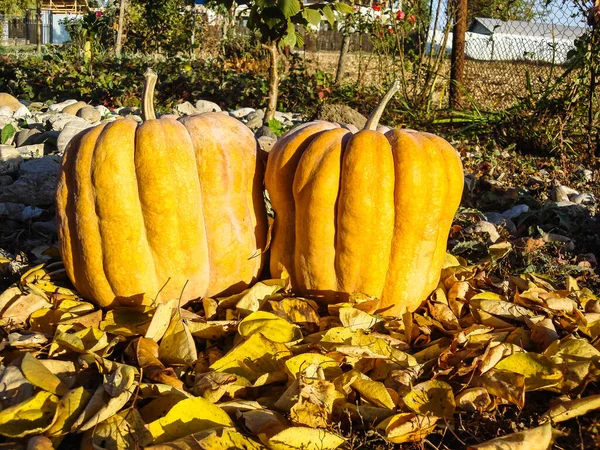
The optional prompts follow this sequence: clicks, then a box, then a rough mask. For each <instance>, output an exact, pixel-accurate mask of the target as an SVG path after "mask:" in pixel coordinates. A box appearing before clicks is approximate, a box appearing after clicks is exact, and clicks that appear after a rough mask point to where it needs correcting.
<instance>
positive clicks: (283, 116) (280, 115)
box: [274, 111, 294, 122]
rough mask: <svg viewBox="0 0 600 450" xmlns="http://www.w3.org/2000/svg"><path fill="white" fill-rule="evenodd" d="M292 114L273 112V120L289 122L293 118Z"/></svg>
mask: <svg viewBox="0 0 600 450" xmlns="http://www.w3.org/2000/svg"><path fill="white" fill-rule="evenodd" d="M293 117H294V116H293V114H292V113H291V112H281V111H275V117H274V118H275V120H279V121H280V122H291V121H292V118H293Z"/></svg>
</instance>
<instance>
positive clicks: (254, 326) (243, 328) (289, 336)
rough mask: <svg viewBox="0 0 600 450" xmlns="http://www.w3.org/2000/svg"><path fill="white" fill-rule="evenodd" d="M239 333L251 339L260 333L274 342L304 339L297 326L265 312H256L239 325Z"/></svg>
mask: <svg viewBox="0 0 600 450" xmlns="http://www.w3.org/2000/svg"><path fill="white" fill-rule="evenodd" d="M238 333H239V334H240V335H241V336H243V337H246V338H247V337H249V336H250V335H251V334H253V333H260V334H262V335H263V336H264V337H265V338H267V339H269V340H270V341H272V342H279V343H286V342H292V341H298V340H300V339H302V332H301V331H300V328H299V327H298V326H296V325H293V324H291V323H289V322H288V321H286V320H284V319H282V318H281V317H278V316H276V315H275V314H273V313H270V312H265V311H256V312H253V313H252V314H250V315H249V316H247V317H246V318H245V319H244V320H242V321H241V322H240V323H239V325H238Z"/></svg>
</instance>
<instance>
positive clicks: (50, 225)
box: [31, 220, 58, 236]
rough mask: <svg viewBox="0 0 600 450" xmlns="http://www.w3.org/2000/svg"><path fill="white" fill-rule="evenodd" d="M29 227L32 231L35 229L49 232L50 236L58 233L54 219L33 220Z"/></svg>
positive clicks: (45, 232) (44, 232)
mask: <svg viewBox="0 0 600 450" xmlns="http://www.w3.org/2000/svg"><path fill="white" fill-rule="evenodd" d="M31 228H32V229H33V231H37V232H38V233H42V234H49V235H52V236H57V235H58V231H57V229H56V221H55V220H49V221H47V222H34V223H32V224H31Z"/></svg>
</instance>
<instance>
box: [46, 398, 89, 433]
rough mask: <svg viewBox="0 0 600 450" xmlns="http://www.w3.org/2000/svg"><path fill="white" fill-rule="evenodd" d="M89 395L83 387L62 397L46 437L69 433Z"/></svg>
mask: <svg viewBox="0 0 600 450" xmlns="http://www.w3.org/2000/svg"><path fill="white" fill-rule="evenodd" d="M90 398H91V394H90V393H89V392H88V391H86V390H85V389H84V388H83V387H78V388H75V389H73V390H72V391H69V392H67V393H66V394H65V395H63V396H62V398H61V399H60V402H59V403H58V411H57V413H56V420H55V421H54V423H53V424H52V426H51V427H50V428H49V429H48V430H46V433H45V434H46V435H47V436H51V437H56V436H62V435H64V434H67V433H68V432H70V431H71V427H72V426H73V424H74V423H75V421H76V420H77V417H79V415H80V414H81V413H82V412H83V410H84V409H85V406H86V405H87V402H88V401H89V400H90Z"/></svg>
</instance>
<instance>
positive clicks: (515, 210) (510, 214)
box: [502, 205, 529, 220]
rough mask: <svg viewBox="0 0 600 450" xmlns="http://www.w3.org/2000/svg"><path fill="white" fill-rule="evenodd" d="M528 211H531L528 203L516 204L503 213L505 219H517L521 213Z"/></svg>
mask: <svg viewBox="0 0 600 450" xmlns="http://www.w3.org/2000/svg"><path fill="white" fill-rule="evenodd" d="M527 211H529V206H527V205H515V206H513V207H512V208H510V209H509V210H507V211H504V212H503V213H502V216H503V217H504V218H505V219H510V220H512V219H516V218H517V217H519V216H520V215H521V214H523V213H526V212H527Z"/></svg>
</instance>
